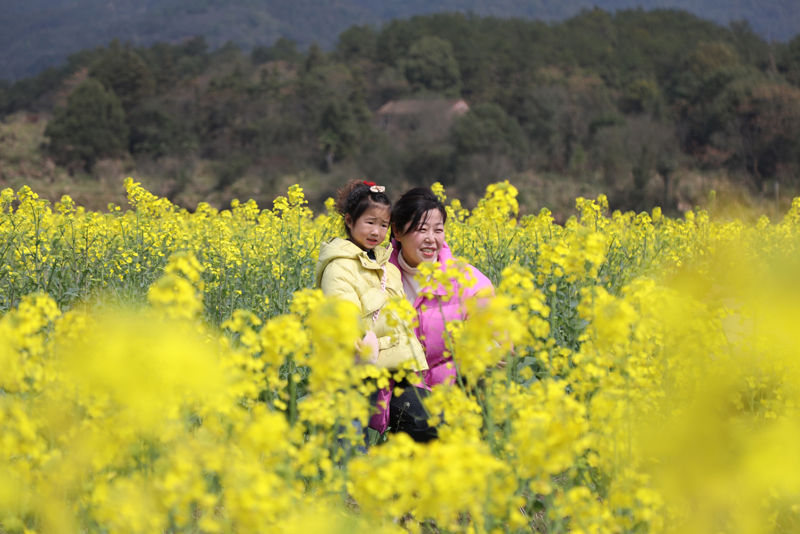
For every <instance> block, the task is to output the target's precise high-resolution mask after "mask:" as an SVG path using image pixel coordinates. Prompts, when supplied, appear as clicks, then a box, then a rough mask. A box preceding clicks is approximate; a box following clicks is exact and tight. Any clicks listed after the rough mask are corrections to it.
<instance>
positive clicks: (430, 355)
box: [369, 240, 494, 432]
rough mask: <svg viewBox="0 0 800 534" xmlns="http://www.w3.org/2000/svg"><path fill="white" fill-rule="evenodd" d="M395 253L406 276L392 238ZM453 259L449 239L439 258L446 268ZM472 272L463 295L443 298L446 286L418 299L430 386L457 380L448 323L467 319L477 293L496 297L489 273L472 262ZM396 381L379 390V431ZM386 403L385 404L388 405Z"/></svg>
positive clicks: (372, 423) (419, 331)
mask: <svg viewBox="0 0 800 534" xmlns="http://www.w3.org/2000/svg"><path fill="white" fill-rule="evenodd" d="M392 248H393V251H392V255H391V256H390V257H389V262H390V263H392V264H394V265H395V266H397V268H398V269H400V272H401V274H402V275H403V276H407V275H406V274H405V273H403V271H402V269H401V268H400V264H399V262H398V260H397V255H398V254H399V250H400V246H399V243H397V241H395V240H392ZM452 259H453V254H452V252H450V247H448V246H447V243H445V244H444V245H443V246H442V250H441V251H440V252H439V262H440V263H441V264H442V269H443V270H444V269H446V268H447V267H446V264H447V261H448V260H452ZM467 269H468V271H469V276H470V277H474V278H475V279H476V280H477V281H476V283H475V285H473V286H472V287H463V288H462V287H460V286H459V285H458V284H456V294H457V295H460V297H461V298H450V299H448V300H443V298H442V297H443V295H445V294H446V290H445V288H444V287H439V288H436V289H435V290H434V293H435V295H436V297H423V296H418V297H417V299H416V301H415V302H414V308H415V309H416V310H417V316H418V318H419V326H417V328H415V329H414V333H415V334H416V335H417V339H419V341H420V343H422V347H423V348H424V349H425V357H426V359H427V360H428V371H427V372H425V385H426V386H427V387H428V388H430V387H432V386H435V385H437V384H445V383H446V384H452V383H453V382H455V377H456V369H455V367H454V366H453V364H452V361H453V357H452V355H450V354H449V351H448V349H447V338H446V332H445V324H446V323H447V322H448V321H456V320H464V319H466V318H467V307H466V304H465V301H466V300H468V299H470V298H473V297H476V296H477V295H478V293H480V296H481V297H493V296H494V287H493V286H492V282H491V281H490V280H489V279H488V278H486V276H485V275H484V274H483V273H482V272H480V271H479V270H478V269H476V268H475V267H473V266H472V265H468V266H467ZM393 388H394V384H390V387H389V389H383V390H380V391H378V406H377V408H378V413H376V414H374V415H373V416H372V417H371V418H370V422H369V426H370V427H371V428H374V429H375V430H377V431H378V432H385V431H386V428H387V427H388V426H389V409H388V406H389V401H390V400H391V398H392V393H391V392H392V389H393ZM384 406H385V408H384Z"/></svg>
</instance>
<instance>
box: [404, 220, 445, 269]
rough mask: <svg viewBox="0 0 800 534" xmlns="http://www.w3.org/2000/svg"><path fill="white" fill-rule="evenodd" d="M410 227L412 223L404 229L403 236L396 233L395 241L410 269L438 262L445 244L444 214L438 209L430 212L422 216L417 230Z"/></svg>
mask: <svg viewBox="0 0 800 534" xmlns="http://www.w3.org/2000/svg"><path fill="white" fill-rule="evenodd" d="M409 226H411V223H408V225H407V226H406V227H405V228H403V233H402V235H399V236H398V234H399V232H397V231H395V232H394V234H395V239H397V241H399V242H400V246H401V248H400V252H401V254H403V259H404V260H406V263H407V264H408V265H409V267H416V266H417V265H419V264H420V263H422V262H424V261H431V262H433V261H437V260H438V259H439V252H440V251H441V250H442V245H443V244H444V221H443V220H442V213H441V212H440V211H439V210H437V209H432V210H429V211H427V212H425V214H424V215H423V216H422V219H421V220H420V225H419V226H418V227H417V228H415V229H413V230H412V229H409ZM395 230H397V228H396V229H395Z"/></svg>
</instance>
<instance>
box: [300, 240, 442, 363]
mask: <svg viewBox="0 0 800 534" xmlns="http://www.w3.org/2000/svg"><path fill="white" fill-rule="evenodd" d="M374 252H375V261H373V260H371V259H369V257H368V256H367V252H366V251H364V250H361V248H360V247H359V246H358V245H356V244H355V243H352V242H351V241H347V240H345V239H342V238H339V237H336V238H334V239H332V240H330V241H328V242H327V243H322V246H321V247H320V250H319V260H318V261H317V269H316V285H317V287H318V288H321V289H322V292H323V293H325V295H327V296H330V297H337V298H340V299H344V300H346V301H348V302H352V303H353V304H355V305H356V306H357V307H358V309H359V310H360V313H361V321H362V322H363V324H364V329H365V330H372V331H373V332H375V336H376V337H377V338H378V343H379V344H380V352H379V354H378V363H377V366H378V367H381V368H389V369H394V368H397V367H399V366H400V364H401V363H404V362H407V361H411V362H412V367H413V369H414V370H416V371H424V370H426V369H427V368H428V363H427V361H426V360H425V353H424V352H423V349H422V345H420V343H419V341H417V338H416V337H414V334H413V333H412V334H411V335H410V336H409V335H407V334H406V333H405V332H403V331H401V330H400V329H399V328H397V327H389V325H387V324H386V314H385V313H381V314H380V315H379V316H378V320H377V321H376V322H375V323H374V324H373V321H372V317H373V314H374V313H375V310H378V309H381V308H383V306H384V304H386V302H387V300H388V299H389V298H391V297H401V298H402V297H403V281H402V278H401V277H400V271H399V270H398V269H397V267H395V266H394V265H392V264H391V263H389V256H391V253H392V249H391V245H390V246H389V249H388V250H387V249H385V248H384V247H381V246H378V247H375V249H374ZM382 266H385V267H386V291H385V292H383V291H381V278H382V277H383V269H382ZM408 331H409V332H413V330H411V328H409V329H408Z"/></svg>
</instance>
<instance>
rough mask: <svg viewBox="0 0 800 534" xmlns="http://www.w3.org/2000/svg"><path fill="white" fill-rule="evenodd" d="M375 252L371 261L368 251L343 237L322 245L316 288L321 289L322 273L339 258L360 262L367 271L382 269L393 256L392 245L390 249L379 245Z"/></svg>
mask: <svg viewBox="0 0 800 534" xmlns="http://www.w3.org/2000/svg"><path fill="white" fill-rule="evenodd" d="M373 251H374V252H375V261H372V260H371V259H369V256H367V251H366V250H363V249H362V248H361V247H359V246H358V245H356V244H355V243H353V242H352V241H349V240H347V239H342V238H341V237H334V238H333V239H331V240H330V241H326V242H324V243H322V244H321V245H320V247H319V259H318V260H317V268H316V272H315V276H314V284H315V287H320V284H321V282H322V273H323V272H324V271H325V268H326V267H327V266H328V264H329V263H330V262H332V261H333V260H335V259H339V258H349V259H353V260H358V261H360V262H361V265H362V266H363V267H364V268H366V269H380V268H381V266H382V265H383V264H385V263H386V262H387V261H389V257H390V256H391V255H392V245H389V246H388V248H386V247H383V246H380V245H378V246H377V247H375V248H374V249H373Z"/></svg>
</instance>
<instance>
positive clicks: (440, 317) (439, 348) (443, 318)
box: [389, 187, 494, 386]
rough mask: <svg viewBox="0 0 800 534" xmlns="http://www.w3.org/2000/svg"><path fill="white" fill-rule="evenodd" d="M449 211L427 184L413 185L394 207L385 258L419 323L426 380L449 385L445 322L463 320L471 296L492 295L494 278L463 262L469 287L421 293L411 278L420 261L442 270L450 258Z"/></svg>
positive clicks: (452, 374) (451, 379)
mask: <svg viewBox="0 0 800 534" xmlns="http://www.w3.org/2000/svg"><path fill="white" fill-rule="evenodd" d="M446 222H447V212H446V211H445V209H444V205H443V204H442V202H441V201H440V200H439V198H438V197H437V196H436V195H435V194H434V193H433V191H431V190H430V189H428V188H426V187H418V188H416V189H412V190H410V191H408V192H407V193H406V194H404V195H403V196H402V197H400V200H398V201H397V203H395V205H394V207H393V208H392V247H393V251H392V255H391V256H390V258H389V262H390V263H393V264H394V265H396V266H397V267H398V268H399V269H400V273H401V274H402V278H403V290H404V292H405V295H406V298H407V299H408V300H409V302H411V304H412V305H413V306H414V308H415V309H416V310H417V316H418V319H419V325H418V326H417V328H416V329H415V333H416V334H417V339H419V340H420V342H421V343H422V345H423V347H424V349H425V357H426V359H427V360H428V371H427V373H426V374H425V383H426V384H427V385H428V386H434V385H436V384H452V383H453V382H454V381H455V377H456V369H455V366H454V365H453V357H452V356H451V355H450V354H449V350H448V348H447V338H446V336H447V334H446V330H445V324H446V323H447V322H448V321H455V320H464V319H466V318H467V306H466V302H467V301H468V300H469V299H472V298H486V297H493V296H494V287H493V286H492V282H491V281H489V279H488V278H487V277H486V276H484V274H483V273H481V272H480V271H479V270H478V269H476V268H475V267H473V266H472V265H467V266H466V270H467V272H466V276H467V278H468V279H469V278H472V279H474V280H475V284H474V285H472V287H464V286H460V285H458V284H456V285H455V291H454V294H453V295H451V296H450V297H449V298H448V297H447V295H446V293H447V291H446V290H445V288H444V287H441V286H440V287H435V288H433V296H422V295H420V294H419V283H418V282H417V281H416V280H414V276H415V275H416V274H417V267H418V266H419V264H420V263H422V262H439V263H441V264H442V269H443V270H444V269H446V268H447V262H448V261H449V260H452V259H453V255H452V253H451V252H450V248H449V247H448V246H447V243H445V240H444V225H445V223H446Z"/></svg>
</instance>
